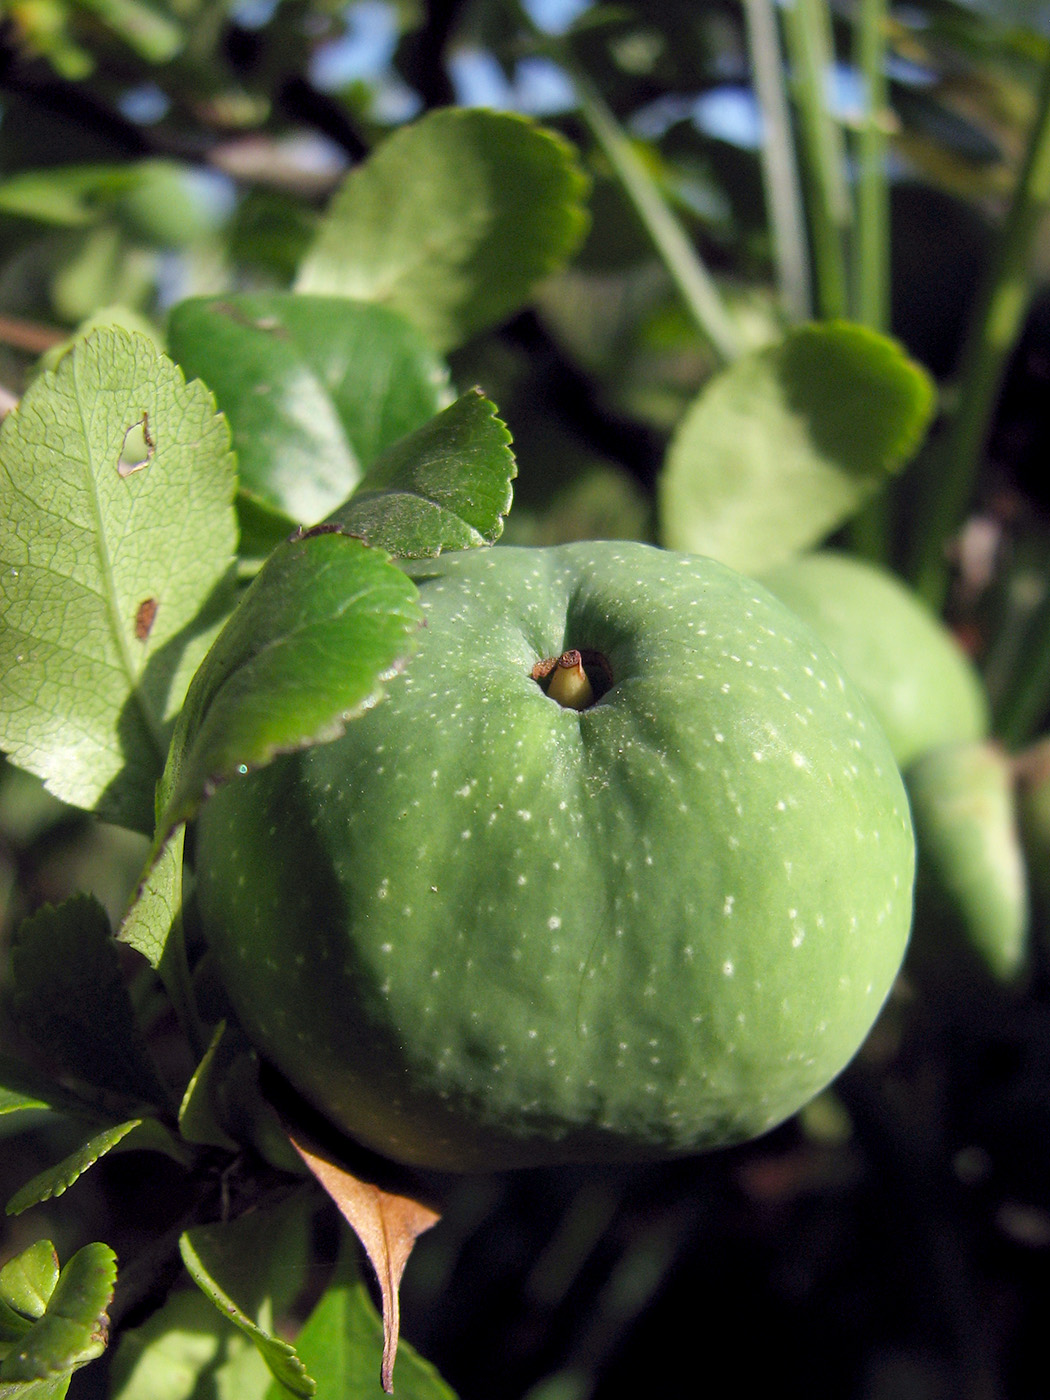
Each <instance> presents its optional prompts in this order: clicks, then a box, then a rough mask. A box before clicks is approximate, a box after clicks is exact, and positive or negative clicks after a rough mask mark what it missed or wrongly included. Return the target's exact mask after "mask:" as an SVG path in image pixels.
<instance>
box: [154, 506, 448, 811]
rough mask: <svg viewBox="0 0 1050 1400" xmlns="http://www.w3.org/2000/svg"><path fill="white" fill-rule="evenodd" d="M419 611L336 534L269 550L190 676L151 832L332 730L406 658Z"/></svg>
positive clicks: (312, 534) (397, 574)
mask: <svg viewBox="0 0 1050 1400" xmlns="http://www.w3.org/2000/svg"><path fill="white" fill-rule="evenodd" d="M420 618H421V613H420V611H419V606H418V602H417V600H416V590H415V587H414V586H413V584H411V583H410V582H409V580H408V579H407V578H406V577H405V575H404V574H403V573H401V571H400V570H399V569H397V568H396V567H395V566H394V565H393V564H392V563H391V562H390V560H389V559H388V557H387V555H386V554H384V553H383V552H382V551H380V550H377V549H372V548H370V547H369V546H368V545H366V544H363V543H362V542H361V541H360V540H356V539H350V538H348V537H347V536H346V535H344V534H341V533H339V532H338V531H327V530H321V531H309V532H307V533H306V534H304V535H302V536H300V537H298V538H296V539H292V540H289V541H287V542H286V543H285V544H284V545H282V546H281V547H280V548H279V549H278V550H276V551H275V552H274V553H273V554H272V555H271V556H270V558H269V559H268V560H267V562H266V564H265V565H264V566H263V568H262V570H261V571H260V572H259V574H258V575H257V576H256V578H255V579H254V580H253V582H252V584H251V586H250V587H249V588H248V590H247V592H246V593H245V595H244V597H243V599H242V600H241V603H240V604H239V606H238V608H237V610H236V611H235V612H234V614H233V616H232V617H231V618H230V620H229V622H228V623H227V624H226V626H225V627H224V628H223V630H222V632H221V633H220V635H219V637H218V639H217V641H216V643H215V645H214V646H213V648H212V650H211V651H210V652H209V653H208V656H207V657H206V659H205V661H204V664H203V665H202V666H201V668H200V670H199V671H198V673H197V675H196V676H195V677H194V680H193V684H192V686H191V687H190V691H189V694H188V696H187V698H186V704H185V706H184V708H183V711H182V714H181V715H180V716H179V723H178V727H177V729H176V733H175V737H174V740H173V742H172V750H171V756H170V758H169V762H168V767H167V769H166V770H165V775H164V780H163V783H162V788H161V794H162V798H161V820H160V825H159V830H160V832H161V833H162V834H163V833H165V832H167V831H170V830H172V829H173V828H174V827H175V826H176V825H177V824H178V823H179V822H180V821H184V820H187V819H188V818H189V817H191V816H192V815H193V813H194V812H195V811H196V809H197V807H198V806H199V804H200V802H201V801H202V799H203V798H204V797H205V796H206V794H207V793H208V792H209V791H210V790H211V789H212V788H213V787H214V786H215V784H217V783H220V782H223V781H225V780H226V779H229V778H235V777H236V776H237V775H238V773H240V772H247V771H248V770H249V769H250V768H257V767H260V766H261V765H263V764H265V763H268V762H269V761H270V759H271V758H273V756H274V755H275V754H277V753H280V752H283V751H287V750H290V749H295V748H302V747H305V746H307V745H309V744H312V743H318V742H322V741H324V740H325V739H330V738H333V737H335V735H337V734H339V733H341V732H342V730H343V728H344V727H345V725H346V722H347V721H348V720H349V719H350V718H352V717H353V715H354V714H356V713H357V712H359V711H360V710H362V709H363V708H365V707H366V706H369V705H371V704H373V703H374V702H375V701H376V700H377V699H378V698H379V697H380V695H381V694H382V692H383V681H384V679H385V678H387V677H389V676H390V674H391V673H392V672H393V671H395V670H396V669H397V668H398V667H399V666H400V665H401V663H402V662H403V661H404V660H405V659H406V658H407V657H408V656H409V655H410V654H411V652H412V651H413V649H414V645H415V634H416V632H417V630H418V628H419V626H420Z"/></svg>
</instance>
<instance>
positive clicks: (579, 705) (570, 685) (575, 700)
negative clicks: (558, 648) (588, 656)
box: [547, 651, 594, 710]
mask: <svg viewBox="0 0 1050 1400" xmlns="http://www.w3.org/2000/svg"><path fill="white" fill-rule="evenodd" d="M547 694H548V695H549V696H550V698H551V699H552V700H557V702H558V704H559V705H563V706H564V707H565V709H567V710H585V709H587V707H588V705H593V704H594V691H593V689H592V688H591V683H590V681H589V680H588V679H587V672H586V671H585V670H584V669H583V657H582V656H581V655H580V653H579V652H578V651H566V652H563V653H562V654H561V656H559V657H558V664H557V665H556V666H555V668H554V671H553V673H552V675H551V680H550V685H549V686H548V687H547Z"/></svg>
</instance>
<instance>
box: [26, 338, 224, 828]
mask: <svg viewBox="0 0 1050 1400" xmlns="http://www.w3.org/2000/svg"><path fill="white" fill-rule="evenodd" d="M147 439H148V440H147ZM234 488H235V476H234V467H233V459H232V456H231V454H230V451H229V443H228V436H227V432H226V428H225V425H224V423H223V421H222V419H221V418H219V417H218V416H217V414H216V411H215V405H214V403H213V402H212V400H211V398H210V396H209V395H208V393H207V390H205V389H204V387H203V386H202V385H201V384H200V383H197V382H195V383H192V384H186V383H185V381H184V380H183V377H182V374H181V372H180V371H179V370H178V368H177V367H176V366H175V365H174V364H172V362H171V361H170V360H168V359H166V358H165V357H164V356H163V355H160V354H158V352H157V350H156V349H155V347H154V346H153V345H152V344H151V343H150V342H149V341H148V340H147V339H145V338H144V337H142V336H137V335H134V334H131V333H129V332H126V331H122V330H119V329H116V328H113V327H106V328H102V329H99V330H97V331H95V332H94V333H93V334H92V335H91V336H89V337H88V338H87V339H86V340H84V341H82V342H80V343H79V344H77V345H76V346H75V347H74V348H73V350H71V351H70V353H69V354H68V355H67V356H66V357H65V358H64V359H63V360H62V361H61V362H60V363H59V365H58V367H57V369H56V370H55V371H54V372H49V373H47V374H44V375H42V376H41V377H40V378H39V379H37V380H36V381H35V382H34V383H33V384H32V385H31V386H30V388H29V389H28V390H27V391H26V393H25V395H24V396H23V398H22V401H21V403H20V404H19V406H18V408H16V409H15V410H13V411H12V412H11V413H9V414H8V415H7V417H6V418H5V419H4V421H3V424H2V425H0V493H2V497H3V501H4V510H3V514H2V516H0V621H2V623H3V626H2V628H0V746H2V747H3V748H4V749H5V750H6V751H7V753H8V754H9V756H10V757H11V758H12V759H13V760H14V762H15V763H17V764H19V765H20V766H21V767H23V768H27V769H29V770H30V772H33V773H36V774H37V775H38V776H39V777H41V778H43V779H44V781H45V783H46V784H47V786H48V788H49V789H50V790H51V791H52V792H53V793H55V794H56V795H57V796H59V797H61V798H63V799H65V800H66V801H67V802H71V803H73V804H74V805H76V806H79V807H86V808H94V809H95V810H97V811H98V812H100V813H101V814H102V815H103V816H105V817H106V818H107V819H109V820H113V821H117V822H121V823H123V824H125V825H129V826H132V827H135V828H137V829H139V830H142V831H145V832H147V833H148V832H150V831H152V829H153V789H154V786H155V784H156V781H157V778H158V776H159V774H160V772H161V769H162V765H163V759H164V754H165V752H166V750H167V745H168V737H169V733H170V727H171V721H172V719H173V717H174V714H175V712H176V711H177V710H178V708H179V705H180V704H181V701H182V698H183V694H184V692H185V686H186V684H188V680H189V674H191V673H192V671H193V670H194V669H195V668H196V665H197V662H198V661H199V659H200V656H201V654H202V648H203V646H204V645H206V643H207V638H206V636H204V635H203V633H204V631H205V629H206V626H207V625H210V623H211V621H212V618H211V616H210V614H209V613H208V608H209V605H210V606H217V605H218V604H217V602H216V599H217V597H221V595H222V593H223V591H224V590H223V583H224V580H225V579H226V577H227V573H228V570H229V567H230V562H231V559H232V555H233V550H234V546H235V542H236V520H235V516H234V512H233V504H232V503H233V493H234Z"/></svg>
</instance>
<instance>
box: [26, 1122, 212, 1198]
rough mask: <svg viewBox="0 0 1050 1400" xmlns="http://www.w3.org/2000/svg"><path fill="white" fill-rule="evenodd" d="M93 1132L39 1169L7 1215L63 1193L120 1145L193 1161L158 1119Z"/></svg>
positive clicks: (181, 1162)
mask: <svg viewBox="0 0 1050 1400" xmlns="http://www.w3.org/2000/svg"><path fill="white" fill-rule="evenodd" d="M91 1132H92V1136H91V1137H89V1138H87V1139H86V1141H85V1142H84V1143H83V1145H82V1146H81V1147H79V1148H78V1149H77V1150H76V1151H75V1152H72V1153H70V1155H69V1156H68V1157H66V1158H64V1159H63V1160H62V1161H61V1162H58V1163H57V1164H56V1165H55V1166H53V1167H48V1168H47V1169H46V1170H45V1171H42V1172H39V1173H38V1174H37V1175H36V1176H34V1177H33V1179H32V1181H27V1182H26V1184H25V1185H24V1186H23V1187H22V1189H21V1190H20V1191H16V1192H15V1194H14V1195H13V1196H12V1197H11V1199H10V1200H9V1201H8V1203H7V1214H8V1215H21V1213H22V1212H23V1211H24V1210H28V1209H29V1208H30V1206H36V1205H39V1204H40V1203H41V1201H49V1200H51V1199H52V1198H53V1197H55V1196H61V1195H62V1193H63V1192H64V1191H68V1190H69V1188H70V1187H71V1186H72V1185H73V1183H74V1182H75V1181H77V1180H78V1179H79V1178H80V1177H82V1176H83V1175H84V1173H85V1172H86V1171H87V1170H88V1168H89V1167H93V1166H94V1165H95V1163H96V1162H97V1161H99V1159H100V1158H102V1157H105V1156H106V1154H107V1153H109V1152H112V1151H113V1150H114V1149H115V1148H117V1147H121V1148H122V1150H128V1149H131V1148H142V1149H144V1150H146V1151H151V1152H163V1153H164V1154H165V1156H168V1157H171V1158H172V1159H173V1160H174V1161H176V1162H178V1163H179V1164H180V1165H181V1166H188V1165H189V1163H190V1161H191V1155H190V1153H189V1152H188V1150H187V1149H186V1148H185V1147H184V1146H182V1145H180V1144H179V1143H178V1142H177V1141H176V1139H175V1138H174V1137H173V1136H172V1134H171V1133H170V1132H169V1131H168V1130H167V1128H165V1127H164V1125H163V1124H162V1123H160V1122H159V1121H158V1120H157V1119H156V1118H131V1119H129V1120H128V1121H127V1122H126V1123H116V1124H114V1125H113V1126H112V1127H109V1128H105V1129H103V1131H102V1132H97V1131H95V1130H94V1129H92V1130H91ZM132 1134H134V1137H132Z"/></svg>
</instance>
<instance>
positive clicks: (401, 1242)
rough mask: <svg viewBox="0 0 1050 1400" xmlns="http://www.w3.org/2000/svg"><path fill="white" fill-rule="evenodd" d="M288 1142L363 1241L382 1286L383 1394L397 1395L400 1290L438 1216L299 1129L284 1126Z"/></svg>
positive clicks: (427, 1207) (418, 1201) (433, 1211)
mask: <svg viewBox="0 0 1050 1400" xmlns="http://www.w3.org/2000/svg"><path fill="white" fill-rule="evenodd" d="M285 1132H286V1133H287V1134H288V1140H289V1142H290V1143H291V1144H292V1146H293V1147H294V1148H295V1150H296V1152H298V1154H299V1156H300V1157H301V1158H302V1160H303V1162H304V1164H305V1165H306V1166H307V1168H308V1169H309V1170H310V1171H311V1172H312V1173H313V1175H314V1177H315V1178H316V1180H317V1182H318V1184H319V1185H320V1186H321V1187H322V1189H323V1190H325V1191H326V1192H327V1193H328V1195H329V1196H330V1197H331V1198H332V1200H333V1201H334V1202H335V1204H336V1206H337V1207H338V1209H339V1211H340V1213H341V1214H342V1215H343V1217H344V1218H345V1219H346V1221H347V1222H348V1224H349V1225H350V1228H351V1229H352V1230H353V1231H354V1233H355V1234H356V1236H357V1238H358V1239H359V1240H360V1241H361V1244H362V1245H363V1247H364V1250H365V1253H366V1254H367V1255H368V1257H369V1259H370V1260H371V1262H372V1267H373V1268H374V1269H375V1271H376V1278H377V1279H378V1280H379V1291H380V1295H381V1297H382V1301H383V1367H382V1374H381V1380H382V1384H383V1389H384V1390H385V1391H386V1392H387V1394H390V1393H391V1392H392V1391H393V1389H394V1383H393V1373H394V1358H395V1356H396V1354H397V1341H398V1334H399V1331H400V1305H399V1302H398V1290H399V1288H400V1286H401V1276H402V1274H403V1273H404V1272H405V1265H406V1264H407V1263H408V1256H409V1255H410V1254H411V1253H412V1247H413V1245H414V1244H415V1242H416V1240H417V1239H418V1237H419V1236H420V1235H421V1234H422V1233H423V1231H424V1230H429V1229H430V1227H431V1225H434V1224H436V1223H437V1221H438V1220H439V1219H440V1216H439V1214H438V1212H437V1211H436V1210H434V1209H433V1208H432V1207H431V1206H429V1205H427V1204H426V1203H425V1202H423V1201H420V1200H416V1199H415V1198H414V1197H413V1196H408V1195H402V1194H400V1193H399V1192H396V1191H389V1190H386V1189H385V1188H384V1187H381V1186H377V1185H376V1184H375V1183H374V1182H372V1181H368V1180H366V1179H364V1178H362V1177H360V1176H357V1175H355V1174H354V1173H353V1172H352V1171H350V1169H349V1168H348V1167H347V1166H345V1165H344V1164H343V1163H341V1162H339V1161H338V1160H337V1159H336V1157H335V1156H334V1155H333V1154H332V1153H331V1152H329V1151H328V1150H327V1149H326V1148H324V1147H322V1146H320V1145H319V1144H318V1143H317V1142H315V1141H314V1140H313V1139H312V1138H310V1137H309V1136H308V1135H307V1134H306V1133H304V1132H303V1131H302V1130H301V1129H300V1128H298V1127H291V1126H289V1125H288V1124H287V1123H285Z"/></svg>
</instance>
